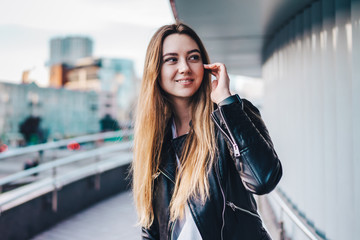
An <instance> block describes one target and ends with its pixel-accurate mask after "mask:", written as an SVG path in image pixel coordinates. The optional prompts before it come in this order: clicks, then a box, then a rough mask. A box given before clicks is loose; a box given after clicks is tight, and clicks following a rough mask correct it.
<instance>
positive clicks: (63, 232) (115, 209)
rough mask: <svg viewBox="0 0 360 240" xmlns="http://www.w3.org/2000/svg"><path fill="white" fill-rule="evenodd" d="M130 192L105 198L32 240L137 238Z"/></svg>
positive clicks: (138, 236) (139, 231)
mask: <svg viewBox="0 0 360 240" xmlns="http://www.w3.org/2000/svg"><path fill="white" fill-rule="evenodd" d="M135 224H136V213H135V207H134V206H133V201H132V196H131V192H124V193H121V194H118V195H116V196H114V197H111V198H109V199H106V200H104V201H102V202H100V203H98V204H96V205H94V206H91V207H90V208H88V209H86V210H84V211H83V212H80V213H78V214H76V215H74V216H73V217H71V218H69V219H68V220H65V221H63V222H61V223H59V224H57V225H55V226H54V227H53V228H50V229H49V230H47V231H45V232H43V233H41V234H39V235H37V236H36V237H34V238H33V239H32V240H48V239H52V240H69V239H76V240H92V239H94V240H95V239H96V240H98V239H100V240H115V239H116V240H120V239H127V240H132V239H136V240H138V239H140V238H141V237H140V234H141V230H140V227H138V226H135Z"/></svg>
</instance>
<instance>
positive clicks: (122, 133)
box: [0, 129, 133, 160]
mask: <svg viewBox="0 0 360 240" xmlns="http://www.w3.org/2000/svg"><path fill="white" fill-rule="evenodd" d="M132 133H133V130H132V129H126V130H120V131H116V132H104V133H96V134H91V135H86V136H81V137H75V138H71V139H63V140H59V141H56V142H48V143H42V144H37V145H33V146H28V147H23V148H17V149H10V150H8V151H6V152H3V153H0V160H1V159H5V158H8V157H15V156H20V155H23V154H27V153H34V152H39V151H44V150H49V149H53V148H59V147H63V146H66V145H67V144H69V143H71V142H74V141H75V142H77V143H87V142H94V141H98V140H102V139H109V138H116V137H117V138H120V137H123V136H130V135H131V134H132Z"/></svg>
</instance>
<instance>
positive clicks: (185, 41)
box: [163, 33, 200, 54]
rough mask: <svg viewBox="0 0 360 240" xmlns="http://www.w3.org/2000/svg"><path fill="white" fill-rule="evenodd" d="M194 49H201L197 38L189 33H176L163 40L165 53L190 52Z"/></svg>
mask: <svg viewBox="0 0 360 240" xmlns="http://www.w3.org/2000/svg"><path fill="white" fill-rule="evenodd" d="M193 49H198V50H200V49H199V46H198V45H197V43H196V42H195V40H194V39H192V38H191V37H190V36H189V35H187V34H179V33H174V34H171V35H169V36H167V37H166V38H165V39H164V42H163V53H164V54H166V53H171V52H174V53H176V52H188V51H191V50H193Z"/></svg>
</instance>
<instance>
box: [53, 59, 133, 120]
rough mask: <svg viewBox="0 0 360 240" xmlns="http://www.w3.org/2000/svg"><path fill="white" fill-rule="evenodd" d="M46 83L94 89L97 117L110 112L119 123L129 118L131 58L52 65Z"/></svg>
mask: <svg viewBox="0 0 360 240" xmlns="http://www.w3.org/2000/svg"><path fill="white" fill-rule="evenodd" d="M50 86H52V87H55V88H59V87H64V88H66V89H70V90H80V91H95V92H97V93H98V95H99V114H100V116H105V115H110V116H111V117H112V118H114V119H117V120H119V121H121V122H129V121H130V120H131V116H132V110H133V106H134V100H135V95H136V76H135V72H134V64H133V61H132V60H129V59H116V58H94V57H88V58H82V59H78V60H77V61H76V62H75V63H74V64H73V65H68V64H65V63H63V64H57V65H53V66H52V67H51V69H50Z"/></svg>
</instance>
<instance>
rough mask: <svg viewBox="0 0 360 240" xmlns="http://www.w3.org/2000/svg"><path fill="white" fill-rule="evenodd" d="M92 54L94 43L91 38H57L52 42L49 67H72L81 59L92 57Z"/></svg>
mask: <svg viewBox="0 0 360 240" xmlns="http://www.w3.org/2000/svg"><path fill="white" fill-rule="evenodd" d="M92 54H93V41H92V40H91V39H90V38H89V37H82V36H68V37H56V38H53V39H51V40H50V59H49V62H48V65H49V66H52V65H55V64H69V65H72V64H75V62H76V61H77V60H78V59H79V58H84V57H91V56H92Z"/></svg>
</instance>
